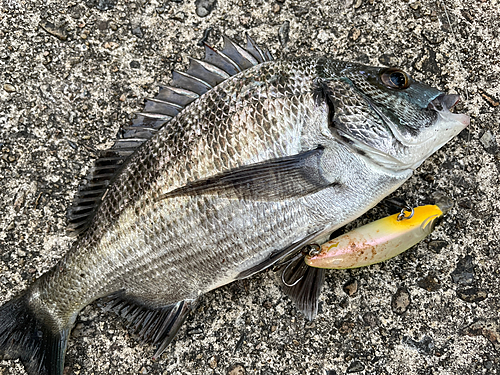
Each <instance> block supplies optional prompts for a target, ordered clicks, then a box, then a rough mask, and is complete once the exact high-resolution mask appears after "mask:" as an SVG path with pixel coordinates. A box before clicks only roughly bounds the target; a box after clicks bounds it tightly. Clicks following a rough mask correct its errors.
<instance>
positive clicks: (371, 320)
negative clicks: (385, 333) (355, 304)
mask: <svg viewBox="0 0 500 375" xmlns="http://www.w3.org/2000/svg"><path fill="white" fill-rule="evenodd" d="M363 323H365V325H367V326H368V327H371V328H373V327H376V326H378V325H379V323H380V320H379V319H378V317H377V315H375V314H374V313H373V312H371V311H368V312H366V313H365V314H364V315H363Z"/></svg>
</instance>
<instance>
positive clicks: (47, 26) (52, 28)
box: [39, 21, 68, 40]
mask: <svg viewBox="0 0 500 375" xmlns="http://www.w3.org/2000/svg"><path fill="white" fill-rule="evenodd" d="M39 25H40V27H41V28H42V29H43V30H45V31H46V32H48V33H49V34H50V35H53V36H55V37H56V38H58V39H59V40H66V39H68V34H67V33H66V31H65V30H64V29H63V28H60V27H57V26H56V25H54V24H53V23H52V22H48V21H42V22H40V24H39Z"/></svg>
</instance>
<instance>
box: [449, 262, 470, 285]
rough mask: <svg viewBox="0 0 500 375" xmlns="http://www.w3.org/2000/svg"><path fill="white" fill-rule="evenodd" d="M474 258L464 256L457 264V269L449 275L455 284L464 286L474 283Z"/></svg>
mask: <svg viewBox="0 0 500 375" xmlns="http://www.w3.org/2000/svg"><path fill="white" fill-rule="evenodd" d="M473 260H474V258H472V256H470V255H466V256H465V257H463V258H462V259H460V260H459V261H458V263H457V268H455V270H454V271H453V272H452V273H451V279H452V280H453V282H454V283H455V284H458V285H461V286H464V285H472V284H473V283H474V276H475V275H474V263H473Z"/></svg>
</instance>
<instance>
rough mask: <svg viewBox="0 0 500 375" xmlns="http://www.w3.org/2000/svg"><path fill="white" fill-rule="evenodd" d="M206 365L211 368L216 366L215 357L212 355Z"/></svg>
mask: <svg viewBox="0 0 500 375" xmlns="http://www.w3.org/2000/svg"><path fill="white" fill-rule="evenodd" d="M208 365H209V366H210V367H211V368H213V369H214V368H216V367H217V357H212V358H211V359H210V361H209V362H208Z"/></svg>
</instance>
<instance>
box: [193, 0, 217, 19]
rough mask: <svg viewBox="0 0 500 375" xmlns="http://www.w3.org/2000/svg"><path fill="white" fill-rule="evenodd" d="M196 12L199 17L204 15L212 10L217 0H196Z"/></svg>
mask: <svg viewBox="0 0 500 375" xmlns="http://www.w3.org/2000/svg"><path fill="white" fill-rule="evenodd" d="M194 4H195V5H196V14H197V15H198V16H199V17H206V16H208V15H209V14H210V13H212V11H213V10H214V8H215V6H216V5H217V0H196V1H195V3H194Z"/></svg>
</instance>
